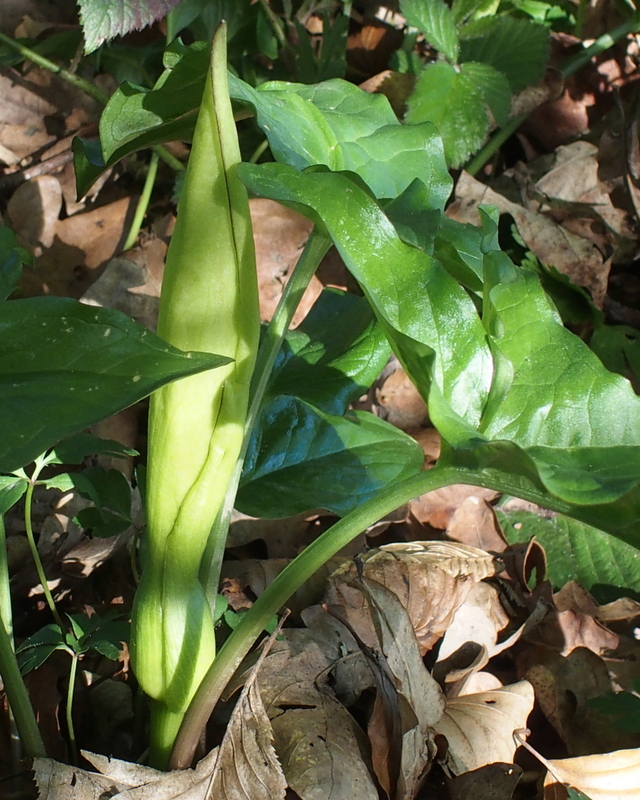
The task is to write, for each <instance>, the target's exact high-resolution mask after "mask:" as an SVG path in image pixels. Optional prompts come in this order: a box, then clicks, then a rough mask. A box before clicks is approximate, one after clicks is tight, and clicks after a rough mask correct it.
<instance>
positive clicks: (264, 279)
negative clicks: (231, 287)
mask: <svg viewBox="0 0 640 800" xmlns="http://www.w3.org/2000/svg"><path fill="white" fill-rule="evenodd" d="M249 207H250V209H251V222H252V224H253V238H254V240H255V245H256V262H257V268H258V290H259V294H260V317H261V318H262V319H263V320H270V319H271V317H272V316H273V312H274V311H275V309H276V306H277V305H278V301H279V300H280V296H281V295H282V290H283V289H284V287H285V284H286V283H287V281H288V279H289V278H290V276H291V273H292V272H293V268H294V267H295V265H296V262H297V261H298V259H299V258H300V254H301V253H302V249H303V248H304V246H305V244H306V241H307V239H308V238H309V233H310V232H311V228H312V227H313V223H312V222H310V221H309V220H308V219H306V217H303V216H302V215H301V214H298V213H297V212H296V211H293V210H292V209H290V208H285V206H282V205H280V204H279V203H276V202H274V201H273V200H265V199H262V198H258V199H255V198H254V199H252V200H250V201H249ZM321 291H322V284H321V283H320V281H319V280H318V279H317V278H316V277H315V276H314V277H313V278H312V279H311V283H310V284H309V286H308V287H307V290H306V291H305V294H304V296H303V298H302V301H301V303H300V306H299V307H298V310H297V312H296V315H295V317H294V320H293V324H294V326H295V325H297V324H298V323H299V322H300V321H301V320H302V319H304V317H305V316H306V314H307V312H308V311H309V309H310V308H311V306H312V305H313V303H314V302H315V300H316V299H317V297H318V295H319V294H320V292H321Z"/></svg>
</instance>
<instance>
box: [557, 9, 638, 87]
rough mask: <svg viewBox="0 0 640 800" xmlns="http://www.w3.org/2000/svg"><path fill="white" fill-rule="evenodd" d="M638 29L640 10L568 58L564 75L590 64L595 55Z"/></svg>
mask: <svg viewBox="0 0 640 800" xmlns="http://www.w3.org/2000/svg"><path fill="white" fill-rule="evenodd" d="M638 30H640V11H636V13H635V14H632V15H631V16H630V17H629V19H627V20H625V21H624V22H623V23H621V24H620V25H618V27H617V28H614V29H613V30H612V31H609V33H604V34H603V35H602V36H599V37H598V38H597V39H596V40H595V42H594V43H593V44H591V45H589V47H585V48H584V50H582V51H581V52H579V53H576V55H575V56H571V58H568V59H567V60H566V61H565V62H564V64H563V65H562V67H561V68H560V71H561V72H562V76H563V77H564V78H568V77H569V76H570V75H573V74H574V73H575V72H577V71H578V70H579V69H580V68H581V67H584V65H585V64H588V63H589V61H591V59H592V58H593V57H594V56H598V55H600V53H604V51H605V50H608V49H609V48H610V47H613V45H614V44H615V43H616V42H617V41H619V40H620V39H623V38H624V37H625V36H628V35H629V34H630V33H636V32H637V31H638Z"/></svg>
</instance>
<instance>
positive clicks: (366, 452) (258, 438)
mask: <svg viewBox="0 0 640 800" xmlns="http://www.w3.org/2000/svg"><path fill="white" fill-rule="evenodd" d="M423 460H424V455H423V452H422V448H421V447H420V446H419V445H418V444H417V442H415V441H414V440H413V439H411V438H410V437H409V436H407V435H406V434H404V433H402V431H400V430H398V429H397V428H395V427H393V426H392V425H389V424H388V423H387V422H384V421H383V420H381V419H378V418H377V417H375V416H373V415H372V414H368V413H366V412H352V413H350V414H348V415H347V416H346V417H342V416H335V415H331V414H325V413H323V412H321V411H319V410H318V409H316V408H314V407H313V406H311V405H309V404H308V403H305V402H303V401H302V400H299V399H298V398H296V397H291V396H287V395H280V396H278V397H276V398H274V399H273V400H271V401H270V402H269V403H268V404H267V405H266V407H265V409H264V411H263V413H262V415H261V418H260V420H259V421H258V424H257V425H256V428H255V429H254V433H253V436H252V438H251V442H250V445H249V451H248V453H247V458H246V460H245V469H244V473H243V477H242V482H241V485H240V490H239V492H238V496H237V499H236V505H237V507H238V508H239V509H240V510H241V511H243V512H244V513H247V514H251V515H253V516H261V517H286V516H291V515H293V514H298V513H301V512H303V511H307V510H309V509H311V508H326V509H328V510H330V511H333V512H335V513H336V514H341V515H342V514H345V513H347V512H348V511H350V510H351V509H353V508H355V507H356V506H357V505H359V504H360V503H362V502H363V501H364V500H366V499H367V498H370V497H372V496H373V495H374V494H375V493H376V492H377V491H378V490H380V489H381V488H382V487H384V486H388V485H389V484H391V483H393V482H395V481H397V480H401V479H402V478H406V477H409V476H410V475H413V474H415V473H417V472H419V471H420V469H421V468H422V464H423Z"/></svg>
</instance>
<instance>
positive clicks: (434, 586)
mask: <svg viewBox="0 0 640 800" xmlns="http://www.w3.org/2000/svg"><path fill="white" fill-rule="evenodd" d="M363 570H364V576H365V578H367V579H368V580H374V581H377V582H378V583H380V584H382V585H383V586H385V587H387V588H388V589H390V590H391V591H393V592H394V593H395V594H396V595H397V597H398V598H399V600H400V602H401V603H402V605H403V606H404V607H405V608H406V609H407V612H408V614H409V618H410V619H411V624H412V625H413V629H414V631H415V635H416V637H417V639H418V643H419V645H420V652H421V654H422V655H424V654H425V653H426V652H428V651H429V650H430V649H431V648H432V647H433V645H434V644H435V642H437V641H438V639H440V637H441V636H442V635H443V633H444V632H445V631H446V630H447V628H448V627H449V625H450V624H451V621H452V619H453V617H454V615H455V613H456V610H457V609H458V608H459V606H460V605H462V603H463V602H464V600H465V598H466V596H467V594H468V593H469V591H470V590H471V588H472V586H474V584H476V583H478V582H479V581H481V580H484V579H485V578H487V577H491V576H493V575H495V574H496V561H495V559H494V558H493V557H492V556H490V555H489V554H488V553H486V552H484V551H483V550H479V549H478V548H475V547H471V546H470V545H464V544H460V543H458V542H407V543H402V544H390V545H383V546H382V547H380V548H378V549H373V550H370V551H369V552H368V553H367V554H366V555H365V556H364V557H363ZM355 577H356V567H355V564H354V563H353V562H348V563H346V564H344V566H343V567H342V568H339V569H338V570H336V571H335V572H334V573H333V575H332V576H331V578H330V579H329V586H328V590H327V593H326V595H325V602H326V603H327V605H329V606H334V605H335V606H341V607H342V608H343V611H342V614H341V616H342V618H344V619H345V620H346V621H347V622H348V623H349V624H350V625H352V626H353V627H354V629H355V630H356V632H357V633H358V635H359V636H360V638H361V639H362V640H363V641H364V642H365V644H367V645H368V646H370V647H371V646H374V645H375V643H376V637H375V635H374V632H373V628H372V623H371V617H370V614H369V606H368V603H367V602H366V601H365V598H364V596H363V594H362V593H361V592H360V591H359V590H358V588H356V587H353V586H352V585H351V583H352V581H353V580H354V579H355Z"/></svg>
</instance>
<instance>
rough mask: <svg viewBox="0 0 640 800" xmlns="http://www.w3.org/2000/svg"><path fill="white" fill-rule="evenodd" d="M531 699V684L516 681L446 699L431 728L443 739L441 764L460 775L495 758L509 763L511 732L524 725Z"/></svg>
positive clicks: (511, 746) (532, 696) (530, 708)
mask: <svg viewBox="0 0 640 800" xmlns="http://www.w3.org/2000/svg"><path fill="white" fill-rule="evenodd" d="M534 699H535V698H534V693H533V686H532V685H531V684H530V683H529V682H528V681H520V682H519V683H515V684H513V685H511V686H505V687H504V688H502V689H496V690H495V691H491V692H482V693H481V694H467V695H463V696H462V697H454V698H453V699H452V700H451V701H449V702H448V703H447V707H446V708H445V710H444V713H443V715H442V717H441V718H440V720H438V722H437V723H436V724H435V730H436V733H438V734H441V735H442V736H444V737H445V738H446V740H447V744H448V750H447V756H446V761H445V763H446V765H447V767H448V768H449V769H450V770H451V772H452V773H453V774H454V775H460V774H461V773H463V772H468V771H469V770H473V769H478V768H479V767H482V766H484V765H485V764H492V763H494V762H496V761H502V762H505V763H507V764H509V763H512V762H513V758H514V755H515V751H516V749H517V745H516V744H515V743H514V740H513V732H514V731H515V730H518V729H520V728H524V727H526V722H527V718H528V716H529V714H530V713H531V711H532V709H533V703H534Z"/></svg>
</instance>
